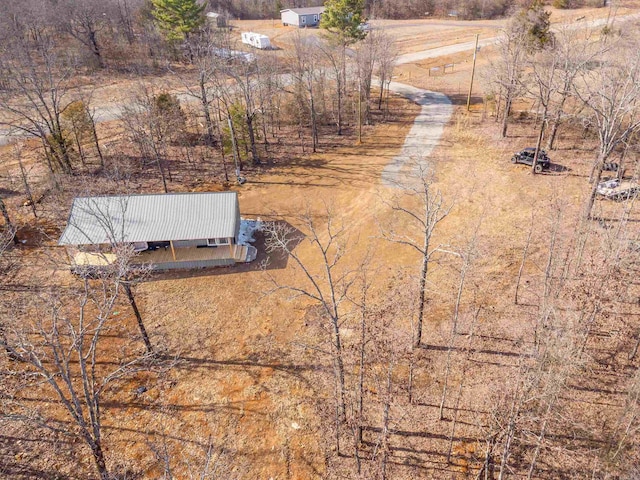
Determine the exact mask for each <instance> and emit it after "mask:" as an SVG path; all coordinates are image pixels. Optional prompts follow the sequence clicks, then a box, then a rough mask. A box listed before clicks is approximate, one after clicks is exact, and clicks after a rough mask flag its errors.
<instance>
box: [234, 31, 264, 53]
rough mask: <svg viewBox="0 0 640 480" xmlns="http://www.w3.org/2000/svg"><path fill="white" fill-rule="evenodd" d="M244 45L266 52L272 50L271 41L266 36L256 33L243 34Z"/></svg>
mask: <svg viewBox="0 0 640 480" xmlns="http://www.w3.org/2000/svg"><path fill="white" fill-rule="evenodd" d="M241 35H242V43H244V44H246V45H251V46H252V47H256V48H259V49H261V50H266V49H269V48H271V41H270V40H269V37H267V36H266V35H262V34H260V33H254V32H242V34H241Z"/></svg>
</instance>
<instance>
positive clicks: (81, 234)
mask: <svg viewBox="0 0 640 480" xmlns="http://www.w3.org/2000/svg"><path fill="white" fill-rule="evenodd" d="M240 225H241V219H240V207H239V203H238V194H237V193H236V192H215V193H171V194H151V195H116V196H98V197H79V198H76V199H75V200H74V201H73V205H72V206H71V212H70V214H69V219H68V222H67V227H66V229H65V231H64V232H63V234H62V236H61V237H60V240H59V242H58V245H61V246H65V247H67V249H68V253H69V257H70V259H71V264H72V269H74V268H75V267H83V266H89V267H104V266H105V265H108V264H110V263H112V262H113V261H115V260H114V259H115V256H114V255H113V254H112V248H113V247H114V246H115V245H121V244H131V245H133V247H134V250H135V251H137V252H138V254H137V255H135V256H134V257H133V259H132V262H133V263H140V264H149V265H151V268H152V269H154V270H167V269H175V268H200V267H213V266H223V265H233V264H235V263H237V262H246V261H251V260H252V259H253V258H255V253H256V251H255V248H254V247H252V246H250V245H241V244H239V243H240V242H239V236H240ZM110 259H111V260H110Z"/></svg>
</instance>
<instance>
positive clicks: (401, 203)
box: [381, 160, 451, 347]
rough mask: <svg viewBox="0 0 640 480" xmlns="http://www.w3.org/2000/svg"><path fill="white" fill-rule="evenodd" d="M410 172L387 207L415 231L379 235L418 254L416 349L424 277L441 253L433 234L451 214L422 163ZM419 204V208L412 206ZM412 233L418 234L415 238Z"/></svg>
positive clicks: (387, 230)
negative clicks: (432, 260)
mask: <svg viewBox="0 0 640 480" xmlns="http://www.w3.org/2000/svg"><path fill="white" fill-rule="evenodd" d="M412 168H413V172H412V174H411V175H409V178H408V181H407V183H405V184H399V185H398V186H399V187H400V190H401V191H400V193H397V194H395V195H394V198H393V199H392V201H391V202H387V204H388V205H389V206H390V207H391V209H392V211H393V212H394V213H395V214H399V217H396V218H403V219H406V220H408V221H409V222H410V224H412V225H413V226H414V227H415V228H411V227H408V228H407V227H401V228H402V230H400V229H399V228H398V227H394V226H393V225H392V226H390V227H381V233H382V236H383V237H384V238H386V239H387V240H389V241H391V242H394V243H398V244H400V245H406V246H408V247H411V248H412V249H414V250H415V251H417V252H418V253H419V254H420V258H421V268H420V276H419V277H418V283H419V289H418V301H417V314H418V319H417V321H416V325H415V329H416V330H415V336H414V339H413V345H414V347H418V346H419V345H420V343H421V341H422V327H423V321H424V313H425V308H426V294H427V275H428V273H429V263H430V261H431V259H432V257H433V255H434V254H436V253H437V252H440V251H442V249H441V245H437V246H436V247H434V246H433V244H432V239H433V233H434V231H435V230H436V227H437V226H438V224H439V223H440V222H441V221H442V220H444V219H445V218H446V216H447V215H448V214H449V212H450V211H451V206H445V205H444V200H443V198H442V195H441V194H440V192H439V191H437V190H435V191H434V188H433V179H432V174H431V172H430V171H429V169H428V167H427V166H426V163H425V162H424V161H420V160H416V161H415V162H413V164H412ZM415 202H418V205H417V206H416V205H415ZM412 232H418V235H420V237H417V236H416V235H414V234H413V233H412Z"/></svg>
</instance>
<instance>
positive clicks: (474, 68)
mask: <svg viewBox="0 0 640 480" xmlns="http://www.w3.org/2000/svg"><path fill="white" fill-rule="evenodd" d="M479 36H480V34H479V33H476V47H475V48H474V49H473V67H472V68H471V83H470V84H469V95H467V112H468V111H469V107H470V105H471V90H473V77H474V76H475V74H476V58H477V56H478V37H479Z"/></svg>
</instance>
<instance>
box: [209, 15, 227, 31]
mask: <svg viewBox="0 0 640 480" xmlns="http://www.w3.org/2000/svg"><path fill="white" fill-rule="evenodd" d="M206 17H207V21H208V22H209V24H210V25H213V26H215V27H219V28H225V27H226V26H227V16H226V15H224V14H222V13H216V12H209V13H207V15H206Z"/></svg>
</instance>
